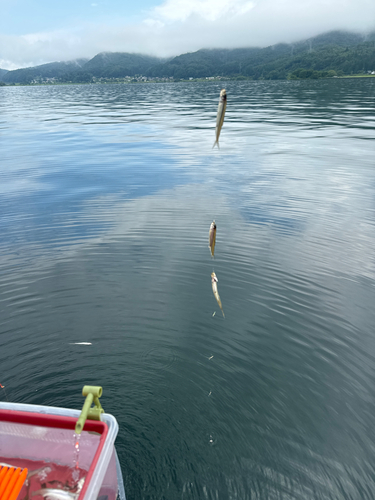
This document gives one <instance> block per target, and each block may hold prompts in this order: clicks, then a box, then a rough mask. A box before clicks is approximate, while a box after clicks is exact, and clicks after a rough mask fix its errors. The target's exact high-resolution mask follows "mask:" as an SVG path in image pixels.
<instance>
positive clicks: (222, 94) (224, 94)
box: [220, 89, 227, 101]
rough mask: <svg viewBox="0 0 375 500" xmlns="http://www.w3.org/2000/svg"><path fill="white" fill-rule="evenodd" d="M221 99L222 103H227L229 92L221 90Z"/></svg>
mask: <svg viewBox="0 0 375 500" xmlns="http://www.w3.org/2000/svg"><path fill="white" fill-rule="evenodd" d="M220 99H221V100H222V101H226V100H227V92H226V90H225V89H221V90H220Z"/></svg>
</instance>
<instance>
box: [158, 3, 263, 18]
mask: <svg viewBox="0 0 375 500" xmlns="http://www.w3.org/2000/svg"><path fill="white" fill-rule="evenodd" d="M253 7H254V3H253V2H251V1H248V0H166V1H165V2H164V3H163V4H161V5H160V6H158V7H155V9H153V11H152V15H153V16H155V17H156V18H157V19H159V20H163V21H165V22H170V23H171V22H176V21H182V22H183V21H186V20H187V19H188V18H189V17H190V16H200V17H201V18H203V19H206V20H207V21H216V20H218V19H220V18H222V17H224V16H230V17H233V16H238V15H240V14H244V13H245V12H248V11H249V10H251V9H252V8H253Z"/></svg>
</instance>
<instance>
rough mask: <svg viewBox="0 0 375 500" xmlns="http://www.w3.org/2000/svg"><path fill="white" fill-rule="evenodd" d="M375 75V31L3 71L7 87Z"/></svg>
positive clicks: (112, 55)
mask: <svg viewBox="0 0 375 500" xmlns="http://www.w3.org/2000/svg"><path fill="white" fill-rule="evenodd" d="M369 71H375V32H373V33H371V34H367V35H361V34H357V33H350V32H343V31H335V32H330V33H324V34H321V35H318V36H316V37H313V38H310V39H308V40H304V41H301V42H297V43H293V44H285V43H281V44H277V45H272V46H270V47H265V48H256V47H252V48H240V49H201V50H198V51H197V52H192V53H187V54H182V55H179V56H176V57H174V58H170V59H160V58H157V57H151V56H147V55H142V54H129V53H122V52H121V53H120V52H115V53H100V54H97V55H96V56H95V57H93V58H92V59H90V60H87V59H78V60H75V61H69V62H54V63H49V64H43V65H41V66H35V67H32V68H23V69H18V70H13V71H6V70H1V69H0V81H3V82H5V83H7V84H30V83H64V82H73V83H75V82H76V83H86V82H87V83H88V82H95V81H101V80H105V81H107V80H109V81H110V80H116V79H124V78H126V77H127V78H128V79H133V78H135V77H137V79H139V78H140V77H143V80H144V79H146V78H147V79H156V80H157V79H169V80H180V79H189V78H190V79H192V78H193V79H196V78H206V77H214V76H215V77H216V76H221V77H226V78H239V79H241V78H250V79H255V80H257V79H285V78H318V77H326V76H336V75H350V74H357V73H367V72H369Z"/></svg>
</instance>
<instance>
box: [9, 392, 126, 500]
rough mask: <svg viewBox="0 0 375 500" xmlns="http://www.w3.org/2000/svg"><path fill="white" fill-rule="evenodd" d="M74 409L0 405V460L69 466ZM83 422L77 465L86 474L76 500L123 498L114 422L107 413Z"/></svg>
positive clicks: (72, 456)
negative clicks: (99, 419)
mask: <svg viewBox="0 0 375 500" xmlns="http://www.w3.org/2000/svg"><path fill="white" fill-rule="evenodd" d="M80 413H81V412H80V411H79V410H71V409H68V408H57V407H50V406H38V405H25V404H17V403H5V402H0V457H2V458H3V459H6V458H8V459H9V460H13V461H14V460H16V459H17V458H18V459H24V460H35V461H37V460H42V461H44V462H53V463H56V464H59V465H63V466H68V467H72V466H73V465H74V456H75V455H74V454H75V448H74V440H75V434H74V427H75V423H76V421H77V419H78V417H79V416H80ZM101 420H102V422H97V421H91V420H90V421H89V420H87V421H86V424H85V427H84V429H83V431H82V433H81V436H80V438H79V467H80V468H82V469H84V470H86V471H87V476H86V480H85V483H84V487H83V489H82V491H81V493H80V495H79V497H78V499H77V500H96V499H97V498H98V497H99V498H100V497H103V500H104V499H107V500H115V499H116V497H117V494H118V495H119V496H120V498H121V500H125V492H124V488H123V480H122V474H121V469H120V467H119V463H118V459H117V454H116V450H115V447H114V442H115V439H116V436H117V432H118V424H117V421H116V419H115V417H113V416H112V415H110V414H107V413H103V414H102V415H101Z"/></svg>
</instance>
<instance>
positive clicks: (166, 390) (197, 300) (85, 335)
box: [0, 79, 375, 500]
mask: <svg viewBox="0 0 375 500" xmlns="http://www.w3.org/2000/svg"><path fill="white" fill-rule="evenodd" d="M221 86H222V85H219V84H218V83H215V82H212V83H207V84H203V83H202V84H200V83H189V84H184V83H181V84H140V85H81V86H79V85H77V86H74V85H71V86H45V87H42V86H40V87H2V88H0V383H2V384H3V385H4V386H5V387H6V391H7V392H6V394H7V396H8V399H9V400H10V401H13V402H24V403H33V404H45V405H55V406H67V407H71V408H80V407H81V406H82V403H83V398H82V396H81V389H82V386H83V385H84V384H92V385H102V386H103V397H102V399H101V402H102V405H103V407H104V409H105V410H106V411H107V412H109V413H112V414H113V415H115V416H116V418H117V420H118V422H119V425H120V431H119V435H118V438H117V445H116V446H117V450H118V453H119V458H120V461H121V465H122V470H123V475H124V481H125V489H126V493H127V498H128V500H132V499H134V500H135V499H149V500H151V499H152V500H153V499H166V500H175V499H184V500H185V499H220V500H221V499H239V500H244V499H252V500H253V499H267V500H268V499H272V500H273V499H288V500H289V499H293V498H295V499H301V498H303V499H308V500H309V499H334V500H337V499H359V498H361V499H365V498H369V499H370V498H374V496H375V328H374V325H375V111H374V109H375V107H374V105H375V79H348V80H341V79H334V80H321V81H290V82H286V81H285V82H226V83H225V84H224V85H223V86H225V87H226V89H227V94H228V105H227V112H226V117H225V122H224V126H223V129H222V132H221V137H220V150H218V149H216V148H215V149H212V145H213V143H214V135H215V134H214V127H215V120H216V110H217V105H218V98H219V92H220V88H221ZM213 219H215V220H216V224H217V238H216V248H215V259H211V256H210V251H209V249H208V230H209V227H210V224H211V222H212V220H213ZM212 271H215V273H216V275H217V277H218V279H219V281H218V290H219V293H220V297H221V300H222V303H223V309H224V312H225V319H224V318H223V317H222V315H221V312H220V309H219V307H218V305H217V302H216V300H215V297H214V295H213V293H212V288H211V277H210V275H211V272H212ZM78 342H89V343H91V345H77V344H75V343H78ZM5 397H6V395H5V393H4V391H3V390H1V389H0V399H5Z"/></svg>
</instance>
